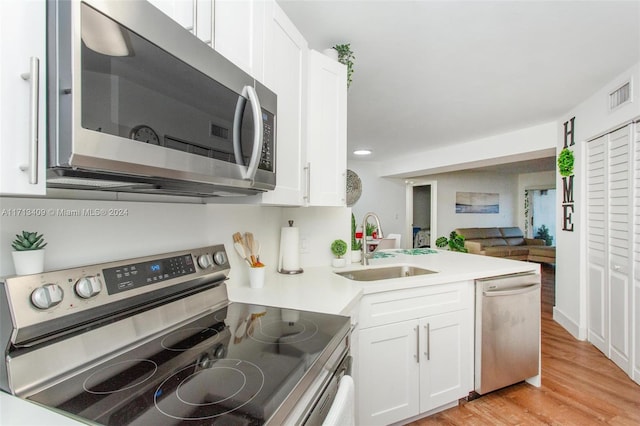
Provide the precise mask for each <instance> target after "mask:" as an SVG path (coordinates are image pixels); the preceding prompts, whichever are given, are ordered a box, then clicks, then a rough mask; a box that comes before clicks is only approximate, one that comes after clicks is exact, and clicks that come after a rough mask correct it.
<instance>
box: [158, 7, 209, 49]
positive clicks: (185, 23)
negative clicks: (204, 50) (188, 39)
mask: <svg viewBox="0 0 640 426" xmlns="http://www.w3.org/2000/svg"><path fill="white" fill-rule="evenodd" d="M214 1H215V0H149V3H151V4H152V5H154V6H155V7H157V8H158V9H160V11H162V12H163V13H164V14H165V15H167V16H169V17H170V18H171V19H173V20H174V21H176V22H177V23H178V24H180V25H181V26H182V27H183V28H185V29H186V30H187V31H190V32H191V33H192V34H195V35H196V36H197V37H198V38H199V39H200V40H202V41H203V42H205V43H207V44H208V45H209V46H213V23H214V19H213V13H214Z"/></svg>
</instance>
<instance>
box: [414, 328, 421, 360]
mask: <svg viewBox="0 0 640 426" xmlns="http://www.w3.org/2000/svg"><path fill="white" fill-rule="evenodd" d="M414 330H415V331H416V355H415V357H416V362H417V363H418V364H420V327H419V326H417V327H416V328H414Z"/></svg>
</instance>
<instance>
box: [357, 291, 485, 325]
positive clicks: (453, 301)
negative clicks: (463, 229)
mask: <svg viewBox="0 0 640 426" xmlns="http://www.w3.org/2000/svg"><path fill="white" fill-rule="evenodd" d="M472 306H473V281H464V282H458V283H450V284H442V285H434V286H429V287H420V288H412V289H404V290H397V291H388V292H384V293H375V294H370V295H366V296H364V297H363V298H362V302H361V304H360V320H359V321H358V325H359V327H360V328H361V329H362V328H368V327H375V326H378V325H383V324H390V323H394V322H398V321H405V320H410V319H416V318H421V317H425V316H429V315H435V314H442V313H445V312H453V311H458V310H461V309H467V308H471V307H472Z"/></svg>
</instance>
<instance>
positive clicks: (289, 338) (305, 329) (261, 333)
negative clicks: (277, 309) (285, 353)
mask: <svg viewBox="0 0 640 426" xmlns="http://www.w3.org/2000/svg"><path fill="white" fill-rule="evenodd" d="M280 326H283V327H290V328H292V330H290V331H292V332H293V333H291V334H287V333H283V330H282V329H280V328H279V327H280ZM270 327H274V328H276V330H273V331H270ZM293 327H296V328H293ZM316 334H318V325H317V324H316V323H315V322H313V321H309V320H307V319H300V320H298V321H295V322H292V321H286V320H279V319H274V320H271V321H268V320H266V321H265V320H264V319H262V318H261V319H260V321H259V323H258V327H257V329H256V330H255V331H254V332H253V333H251V334H250V335H249V337H251V338H252V339H253V340H256V341H258V342H260V343H268V344H285V343H286V344H292V343H300V342H304V341H306V340H309V339H312V338H313V337H314V336H315V335H316ZM283 339H285V340H283Z"/></svg>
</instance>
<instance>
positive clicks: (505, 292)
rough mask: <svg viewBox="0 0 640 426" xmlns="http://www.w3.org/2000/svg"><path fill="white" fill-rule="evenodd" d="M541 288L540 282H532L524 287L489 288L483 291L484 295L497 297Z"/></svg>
mask: <svg viewBox="0 0 640 426" xmlns="http://www.w3.org/2000/svg"><path fill="white" fill-rule="evenodd" d="M539 288H540V284H539V283H536V284H531V285H528V286H524V287H516V288H512V289H510V290H489V291H486V290H485V291H483V292H482V295H483V296H486V297H496V296H513V295H516V294H523V293H529V292H530V291H534V290H537V289H539Z"/></svg>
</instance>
